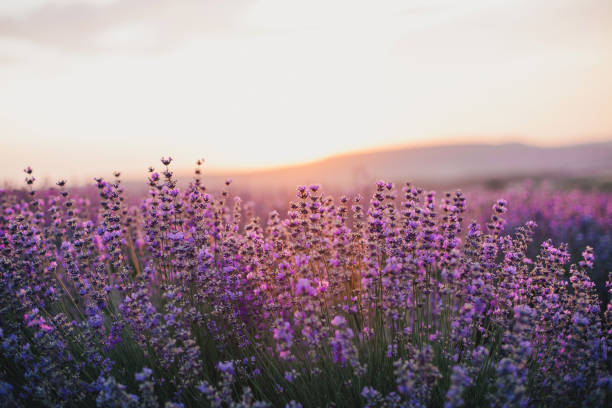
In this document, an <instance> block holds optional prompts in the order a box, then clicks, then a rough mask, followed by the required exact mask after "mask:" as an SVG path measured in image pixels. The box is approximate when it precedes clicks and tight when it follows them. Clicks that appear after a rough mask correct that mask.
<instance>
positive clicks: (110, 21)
mask: <svg viewBox="0 0 612 408" xmlns="http://www.w3.org/2000/svg"><path fill="white" fill-rule="evenodd" d="M248 2H249V0H239V1H231V2H228V1H223V0H119V1H115V2H111V3H108V2H93V3H92V2H87V3H82V2H79V3H73V2H68V3H49V4H46V5H42V6H40V7H38V8H35V9H33V10H31V11H29V12H27V13H25V14H23V15H21V16H14V15H13V16H7V15H5V16H4V17H3V16H1V15H0V38H13V39H22V40H28V41H31V42H33V43H35V44H37V45H40V46H44V47H50V48H55V49H60V50H62V51H68V52H77V53H100V52H116V51H119V52H121V51H129V52H161V51H164V50H166V49H169V48H171V47H173V46H175V45H176V44H177V43H180V42H181V41H182V40H184V39H185V38H188V37H190V36H192V35H198V34H202V33H214V32H223V31H227V30H229V29H230V28H231V27H232V26H233V25H234V23H235V21H236V19H237V18H239V16H240V15H241V14H242V13H243V12H244V11H245V9H246V6H247V4H248ZM130 32H138V33H139V35H137V36H136V37H135V38H134V39H131V40H130V41H127V42H126V44H125V45H126V46H119V47H117V44H116V42H117V40H119V41H120V40H121V39H122V38H123V37H125V36H126V35H128V34H129V33H130ZM143 33H145V35H144V36H143ZM109 38H110V39H111V40H112V41H109ZM140 39H142V40H143V41H140ZM152 39H153V40H154V41H153V42H152Z"/></svg>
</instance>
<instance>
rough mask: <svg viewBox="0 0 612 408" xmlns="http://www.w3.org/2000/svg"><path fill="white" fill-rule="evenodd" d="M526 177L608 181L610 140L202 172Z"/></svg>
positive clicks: (277, 176)
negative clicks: (588, 178) (250, 170)
mask: <svg viewBox="0 0 612 408" xmlns="http://www.w3.org/2000/svg"><path fill="white" fill-rule="evenodd" d="M182 176H183V177H187V174H186V173H184V174H182ZM531 176H548V177H555V178H564V177H568V178H571V177H574V178H575V177H603V178H606V179H612V141H610V142H605V143H592V144H581V145H573V146H567V147H555V148H548V147H535V146H529V145H524V144H500V145H486V144H471V145H449V146H434V147H417V148H398V149H390V150H381V151H373V152H364V153H353V154H344V155H338V156H332V157H329V158H326V159H322V160H318V161H315V162H311V163H307V164H302V165H296V166H287V167H282V168H275V169H269V170H258V171H252V172H244V171H235V172H224V173H223V174H218V173H214V172H210V171H205V181H206V183H208V184H209V185H211V186H212V187H213V188H214V187H215V186H218V185H220V184H221V183H222V181H223V180H225V178H228V177H229V178H232V179H234V182H235V185H236V188H237V189H239V190H253V189H258V188H276V189H279V190H284V189H286V188H291V189H293V188H295V186H296V185H298V184H309V183H321V184H323V185H324V186H325V187H326V188H341V189H342V188H353V187H356V186H361V185H365V184H370V183H372V182H373V181H375V180H378V179H384V180H391V181H394V182H404V181H412V182H415V183H426V184H444V185H446V184H449V185H452V184H455V185H456V184H457V183H465V182H475V181H486V180H490V179H495V178H501V179H509V178H521V177H531Z"/></svg>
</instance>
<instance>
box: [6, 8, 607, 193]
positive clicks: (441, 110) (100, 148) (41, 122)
mask: <svg viewBox="0 0 612 408" xmlns="http://www.w3.org/2000/svg"><path fill="white" fill-rule="evenodd" d="M611 39H612V2H610V1H609V0H580V1H578V0H571V1H569V0H539V1H533V0H526V1H524V0H518V1H517V0H512V1H509V0H508V1H502V0H499V1H497V0H466V1H455V0H412V1H409V0H408V1H407V0H404V1H384V0H381V1H360V0H345V1H334V0H324V1H323V0H321V1H319V0H309V1H292V0H2V1H0V152H2V156H3V157H2V160H1V161H0V180H13V181H15V180H19V181H21V180H22V179H23V176H24V175H23V172H22V169H23V168H24V167H25V166H26V165H31V166H32V167H33V168H34V170H35V172H36V174H37V175H38V177H39V179H53V180H55V179H59V178H66V179H68V180H69V181H72V182H75V183H82V182H89V181H90V180H91V177H93V176H96V175H101V176H110V174H111V172H112V171H114V170H121V171H123V172H124V174H125V175H127V176H128V177H141V178H143V179H144V177H146V174H145V172H146V168H147V167H148V166H149V165H158V164H159V157H161V156H167V155H172V156H173V157H175V159H176V162H177V166H179V167H185V168H187V167H190V166H191V165H192V163H193V162H195V160H196V159H198V158H200V157H204V158H205V159H206V161H207V163H208V165H209V168H211V169H230V168H232V169H233V168H241V169H252V168H261V167H272V166H282V165H287V164H293V163H300V162H305V161H311V160H315V159H318V158H321V157H326V156H330V155H334V154H337V153H343V152H352V151H362V150H367V149H372V148H384V147H388V146H391V147H392V146H420V145H428V144H445V143H472V142H485V143H502V142H524V143H530V144H535V145H544V146H555V145H567V144H572V143H581V142H591V141H600V140H610V139H612V75H610V72H612V46H610V40H611Z"/></svg>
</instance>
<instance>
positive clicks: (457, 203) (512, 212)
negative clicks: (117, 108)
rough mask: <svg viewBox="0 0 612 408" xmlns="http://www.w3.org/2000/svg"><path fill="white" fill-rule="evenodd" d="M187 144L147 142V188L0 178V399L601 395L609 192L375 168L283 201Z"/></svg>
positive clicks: (355, 401) (566, 399)
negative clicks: (217, 179) (184, 173)
mask: <svg viewBox="0 0 612 408" xmlns="http://www.w3.org/2000/svg"><path fill="white" fill-rule="evenodd" d="M203 162H204V160H203V159H201V160H198V161H197V162H196V166H197V167H196V170H195V172H194V173H193V179H192V180H191V181H188V180H182V179H180V178H179V177H177V174H175V172H174V169H173V168H172V166H171V165H173V164H174V163H173V159H172V157H168V158H165V157H162V158H161V163H162V167H161V169H158V171H156V170H155V169H154V168H152V167H151V168H150V169H149V171H148V172H146V179H145V180H146V181H145V182H146V186H147V187H148V192H147V195H146V196H145V197H138V196H137V195H132V194H130V192H129V191H127V190H125V189H124V187H123V186H124V184H123V183H122V180H121V178H120V177H121V173H120V172H113V173H112V178H110V179H109V180H106V179H104V178H100V177H97V178H95V179H94V182H93V186H92V187H91V188H70V189H69V188H68V184H67V183H66V182H65V181H64V180H60V181H58V182H57V183H56V185H55V186H52V187H50V188H46V187H45V188H42V189H41V190H39V191H36V192H35V190H34V183H35V179H34V176H33V171H32V169H31V168H29V167H28V168H26V169H24V172H25V174H26V184H25V185H24V186H23V187H22V188H21V189H3V190H0V359H1V361H2V365H1V368H0V406H10V407H13V406H17V407H18V406H70V407H72V406H74V407H88V406H92V405H96V406H100V407H116V406H120V407H149V408H157V407H183V406H184V407H192V406H212V407H266V406H274V407H276V406H278V407H295V408H297V407H302V406H303V407H325V406H334V405H337V406H340V405H342V406H356V407H358V406H365V407H446V408H450V407H469V406H493V407H521V406H525V407H532V406H533V407H536V406H543V407H553V406H559V407H561V406H585V407H603V406H607V405H606V404H607V403H609V398H610V397H609V396H610V395H612V388H611V387H612V376H611V375H610V365H609V364H610V363H609V362H610V356H609V354H608V353H609V350H610V349H611V347H612V340H611V338H612V303H608V299H609V297H610V294H611V291H612V274H610V275H608V274H607V272H608V271H612V250H611V248H612V245H610V243H611V242H612V194H608V193H596V192H575V191H544V190H542V189H531V190H528V191H527V190H525V191H523V190H521V189H508V190H504V191H503V195H504V197H505V198H506V199H504V200H501V199H498V195H500V194H502V193H501V192H499V191H495V192H488V191H483V190H473V191H470V190H466V191H454V192H446V193H436V192H434V191H425V190H423V189H420V188H418V187H415V186H414V185H412V184H410V183H402V184H398V183H394V182H392V181H389V180H380V181H379V182H377V183H375V184H374V185H372V186H371V188H369V189H368V190H364V191H359V192H358V193H346V192H345V194H344V195H340V194H338V195H337V197H338V198H337V199H336V198H335V197H334V196H335V195H334V194H329V191H327V190H326V189H325V188H324V187H323V186H321V185H320V184H305V185H301V186H298V187H297V189H296V190H295V191H294V193H292V194H291V196H292V198H291V200H292V201H291V202H290V203H289V204H288V205H287V206H286V207H284V209H283V207H282V204H278V205H277V204H276V203H275V201H274V196H273V195H272V193H270V192H269V191H265V190H264V189H263V187H262V188H261V191H258V192H257V194H255V193H252V195H250V196H249V197H248V198H249V199H248V200H247V199H245V197H244V196H243V197H242V198H240V197H239V196H238V195H237V194H235V193H231V192H230V185H232V184H233V183H232V181H231V180H230V179H227V180H226V181H225V183H221V184H222V185H221V187H220V188H219V189H218V190H215V189H213V188H209V187H208V186H206V185H205V184H206V183H205V182H206V178H205V177H202V169H201V166H202V164H203ZM177 173H178V172H177ZM240 187H241V186H237V188H240ZM233 188H234V187H233V186H232V189H233ZM468 203H469V205H468ZM492 204H493V205H492ZM563 242H567V243H563ZM606 398H607V399H606Z"/></svg>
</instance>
